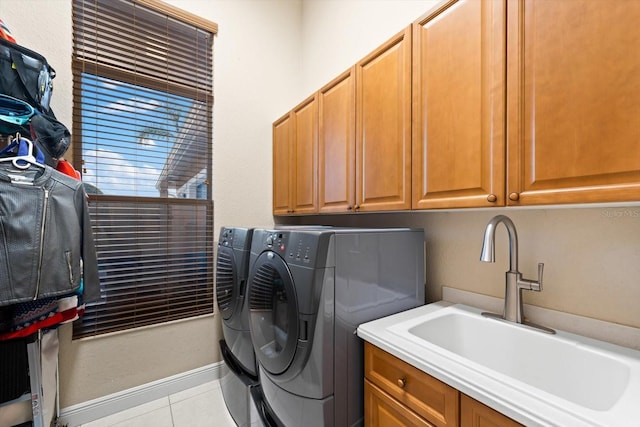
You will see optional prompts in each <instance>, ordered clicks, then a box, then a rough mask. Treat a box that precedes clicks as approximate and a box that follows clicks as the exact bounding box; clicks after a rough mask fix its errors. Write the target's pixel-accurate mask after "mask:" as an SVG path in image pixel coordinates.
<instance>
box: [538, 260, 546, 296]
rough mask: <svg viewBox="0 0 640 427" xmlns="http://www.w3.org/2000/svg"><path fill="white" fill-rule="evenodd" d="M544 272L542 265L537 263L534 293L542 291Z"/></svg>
mask: <svg viewBox="0 0 640 427" xmlns="http://www.w3.org/2000/svg"><path fill="white" fill-rule="evenodd" d="M543 270H544V263H542V262H539V263H538V289H536V291H541V290H542V272H543Z"/></svg>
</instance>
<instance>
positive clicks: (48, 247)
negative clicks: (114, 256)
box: [0, 161, 100, 306]
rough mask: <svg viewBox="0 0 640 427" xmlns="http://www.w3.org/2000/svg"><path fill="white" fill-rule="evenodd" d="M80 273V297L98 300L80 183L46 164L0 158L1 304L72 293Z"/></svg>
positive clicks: (95, 261) (91, 242)
mask: <svg viewBox="0 0 640 427" xmlns="http://www.w3.org/2000/svg"><path fill="white" fill-rule="evenodd" d="M81 260H82V262H81ZM81 277H82V278H83V298H84V301H92V300H96V299H98V297H99V296H100V285H99V281H98V263H97V259H96V253H95V246H94V242H93V235H92V231H91V223H90V218H89V214H88V208H87V202H86V195H85V192H84V189H83V187H82V183H81V182H80V181H77V180H75V179H73V178H71V177H69V176H67V175H64V174H62V173H60V172H58V171H56V170H54V169H53V168H51V167H49V166H43V167H39V166H35V165H31V166H29V167H28V169H18V168H15V167H14V166H13V164H12V162H10V161H9V162H2V163H0V306H1V305H9V304H15V303H18V302H24V301H29V300H35V299H40V298H44V297H50V296H60V295H66V294H70V293H73V292H75V291H77V290H78V288H79V287H80V278H81Z"/></svg>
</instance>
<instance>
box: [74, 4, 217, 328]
mask: <svg viewBox="0 0 640 427" xmlns="http://www.w3.org/2000/svg"><path fill="white" fill-rule="evenodd" d="M139 1H140V0H135V2H139ZM135 2H134V1H132V0H116V1H113V0H92V1H86V0H73V31H74V49H73V60H72V71H73V76H74V88H73V98H74V111H73V123H74V129H73V134H74V143H75V142H76V140H79V141H78V144H74V145H77V146H78V148H76V150H77V151H76V152H75V156H74V162H75V163H76V164H81V165H82V173H83V182H84V184H85V189H86V190H87V193H89V212H90V214H91V223H92V228H93V231H94V239H95V246H96V253H97V255H98V270H99V275H100V282H101V284H100V286H101V295H102V297H101V299H100V300H98V301H96V302H92V303H88V304H87V307H86V313H85V315H84V316H83V317H82V318H81V320H80V321H76V322H74V338H78V337H83V336H91V335H95V334H101V333H108V332H114V331H118V330H123V329H128V328H132V327H140V326H146V325H151V324H155V323H159V322H166V321H171V320H177V319H183V318H188V317H191V316H200V315H204V314H211V313H212V312H213V301H214V295H213V270H214V269H213V250H214V247H213V246H214V245H213V202H212V200H211V190H210V185H211V164H212V161H211V156H212V148H211V135H212V130H211V128H212V117H211V114H212V104H213V54H212V45H213V34H212V31H211V27H207V26H205V27H204V28H198V22H200V23H202V22H204V21H201V20H195V21H194V20H189V19H187V20H186V21H185V16H187V17H188V16H189V15H188V14H187V15H182V14H180V13H179V14H178V15H176V16H170V15H171V14H172V13H176V11H178V9H175V8H172V9H171V10H170V12H169V14H167V11H166V10H165V11H160V12H159V11H158V10H155V8H154V9H153V10H151V9H148V8H147V7H145V6H144V5H141V4H135ZM151 4H152V5H153V4H156V3H155V2H152V3H151Z"/></svg>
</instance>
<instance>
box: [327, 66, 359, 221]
mask: <svg viewBox="0 0 640 427" xmlns="http://www.w3.org/2000/svg"><path fill="white" fill-rule="evenodd" d="M355 98H356V88H355V69H354V68H352V69H350V70H349V71H347V72H345V73H343V74H342V75H340V76H339V77H337V78H336V79H334V80H333V81H332V82H331V83H329V84H328V85H326V86H325V87H323V88H322V89H320V92H319V94H318V110H319V111H318V210H319V211H320V212H348V211H351V210H352V209H353V206H354V205H355V196H356V189H355V140H356V138H355V136H356V130H355V126H356V116H355V107H356V99H355Z"/></svg>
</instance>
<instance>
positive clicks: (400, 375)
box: [364, 342, 460, 427]
mask: <svg viewBox="0 0 640 427" xmlns="http://www.w3.org/2000/svg"><path fill="white" fill-rule="evenodd" d="M364 376H365V378H366V379H367V380H369V381H371V383H373V384H375V385H376V386H377V387H379V388H380V389H381V390H383V391H384V392H385V393H386V394H388V395H389V396H391V397H393V398H394V399H396V400H397V401H398V402H400V403H401V404H402V405H403V406H406V407H407V408H409V409H411V410H412V411H413V412H415V413H416V414H418V415H419V416H420V417H421V418H423V419H425V420H427V421H429V422H430V423H433V425H436V426H438V427H455V426H457V425H458V420H459V419H460V418H459V408H460V405H459V398H458V395H459V392H458V390H456V389H455V388H453V387H450V386H448V385H447V384H445V383H443V382H442V381H439V380H438V379H436V378H434V377H432V376H430V375H429V374H426V373H424V372H422V371H420V370H419V369H417V368H416V367H414V366H411V365H409V364H408V363H406V362H404V361H402V360H400V359H398V358H396V357H395V356H393V355H391V354H389V353H387V352H386V351H384V350H381V349H380V348H378V347H376V346H374V345H372V344H370V343H367V342H365V345H364Z"/></svg>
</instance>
